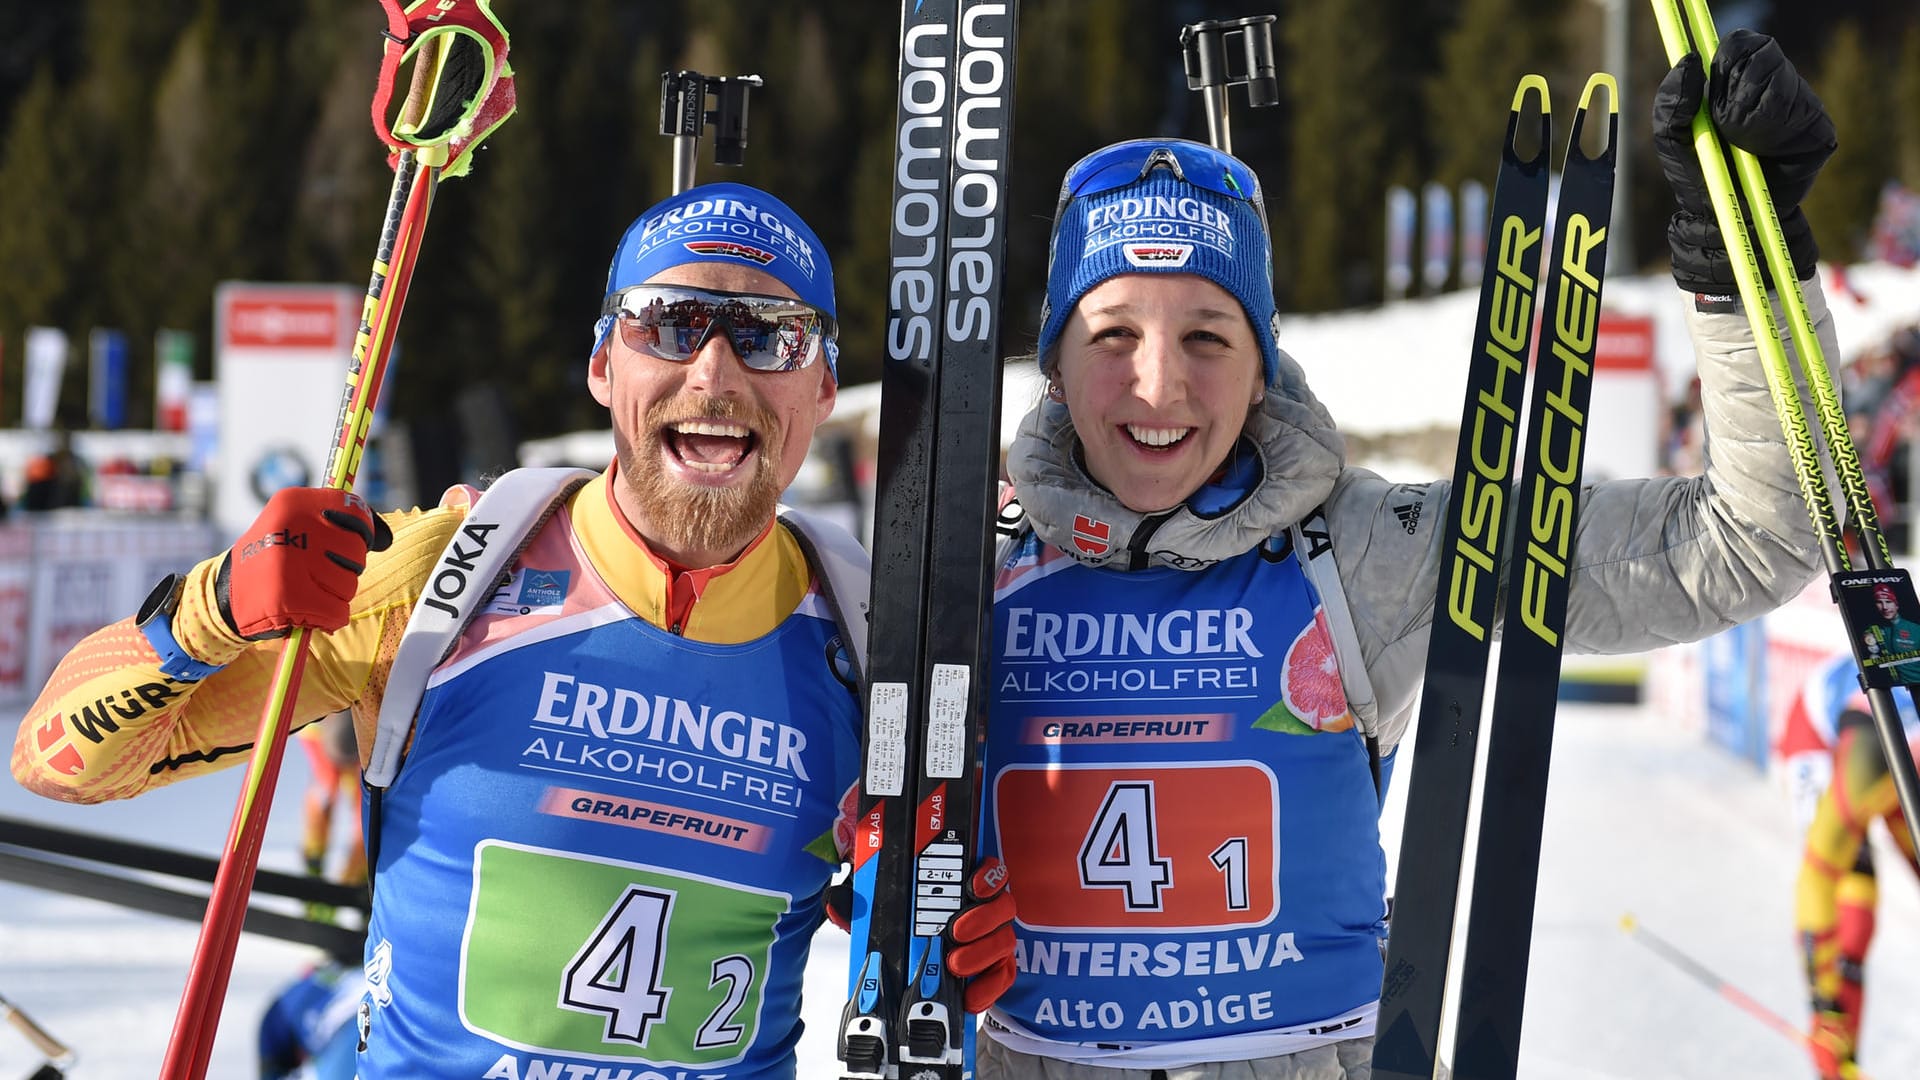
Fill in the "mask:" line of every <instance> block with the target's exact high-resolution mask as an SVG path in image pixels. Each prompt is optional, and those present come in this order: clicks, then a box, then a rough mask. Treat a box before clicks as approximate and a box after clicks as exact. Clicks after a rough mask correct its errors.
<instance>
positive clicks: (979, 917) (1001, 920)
mask: <svg viewBox="0 0 1920 1080" xmlns="http://www.w3.org/2000/svg"><path fill="white" fill-rule="evenodd" d="M1013 917H1014V906H1013V893H1012V891H1010V890H1009V889H1008V888H1007V867H1006V864H1004V863H1002V862H1001V861H1000V860H999V859H996V858H993V857H991V856H989V857H987V858H985V859H982V860H980V865H979V866H976V867H974V870H973V877H972V878H970V879H968V881H967V892H966V899H965V901H964V902H963V904H962V906H961V908H960V913H959V914H958V915H955V916H954V917H953V921H952V922H950V923H948V924H947V942H948V945H947V970H948V971H951V972H953V973H954V974H955V975H958V976H960V977H962V978H964V979H966V980H967V990H966V1006H967V1011H968V1012H970V1013H981V1012H986V1011H987V1009H988V1007H990V1006H991V1005H992V1004H993V1003H994V1002H995V1001H998V1000H999V999H1000V995H1001V994H1003V993H1005V992H1006V990H1007V987H1009V986H1012V985H1013Z"/></svg>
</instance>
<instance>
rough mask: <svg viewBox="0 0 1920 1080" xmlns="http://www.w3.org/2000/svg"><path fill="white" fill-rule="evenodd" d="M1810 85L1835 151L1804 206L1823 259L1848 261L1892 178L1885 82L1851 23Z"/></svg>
mask: <svg viewBox="0 0 1920 1080" xmlns="http://www.w3.org/2000/svg"><path fill="white" fill-rule="evenodd" d="M1810 81H1811V82H1812V83H1813V86H1814V89H1815V90H1816V91H1817V92H1818V93H1819V94H1820V100H1821V101H1823V102H1825V103H1826V106H1827V112H1828V113H1830V114H1831V115H1832V116H1833V126H1834V130H1835V131H1836V132H1837V133H1838V136H1839V148H1838V149H1837V150H1835V151H1834V154H1833V158H1832V159H1831V160H1829V161H1828V162H1827V164H1826V167H1825V168H1824V169H1822V170H1821V172H1820V180H1819V182H1818V183H1816V184H1814V185H1813V190H1812V191H1811V192H1810V193H1808V195H1807V199H1806V202H1805V203H1804V204H1803V205H1804V206H1805V207H1806V212H1807V220H1808V221H1809V222H1810V223H1811V224H1812V225H1813V233H1814V236H1815V237H1816V238H1817V239H1818V240H1819V242H1820V251H1821V255H1822V256H1823V257H1824V258H1827V259H1831V260H1834V261H1836V262H1847V261H1851V260H1853V259H1856V258H1858V257H1859V254H1860V243H1861V240H1862V239H1863V238H1864V237H1865V235H1866V231H1867V228H1868V227H1869V225H1870V224H1871V223H1872V221H1873V214H1874V210H1875V208H1876V207H1877V206H1878V205H1879V201H1880V188H1881V185H1883V184H1884V183H1886V181H1887V178H1888V177H1889V176H1891V175H1892V174H1893V168H1894V159H1893V146H1892V142H1893V140H1891V139H1889V138H1888V137H1887V132H1886V126H1885V122H1884V120H1883V117H1884V115H1885V112H1884V109H1885V101H1884V94H1885V90H1886V86H1885V80H1884V79H1883V78H1881V77H1880V75H1879V74H1877V73H1876V70H1875V62H1874V60H1873V59H1872V57H1871V55H1870V53H1869V51H1868V49H1867V45H1866V42H1865V41H1864V40H1863V38H1862V36H1861V33H1860V29H1859V27H1858V26H1857V25H1855V24H1854V23H1851V22H1849V23H1845V24H1843V25H1842V26H1841V27H1840V28H1839V29H1838V30H1837V31H1836V32H1835V33H1834V34H1833V36H1832V38H1831V39H1830V40H1829V42H1828V44H1827V49H1826V52H1825V53H1823V54H1822V55H1821V57H1820V66H1819V69H1818V71H1817V72H1815V73H1814V74H1813V75H1812V76H1811V78H1810Z"/></svg>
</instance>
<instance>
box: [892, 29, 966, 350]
mask: <svg viewBox="0 0 1920 1080" xmlns="http://www.w3.org/2000/svg"><path fill="white" fill-rule="evenodd" d="M951 32H952V31H951V30H950V28H949V27H948V26H947V24H946V23H929V24H927V25H923V26H915V27H913V28H912V29H910V30H908V31H907V34H906V40H905V41H903V42H902V43H901V51H900V60H901V76H900V116H899V130H897V131H896V132H895V133H894V142H895V145H897V146H898V147H899V148H900V151H899V154H900V160H899V162H898V163H897V164H896V165H895V167H894V174H893V175H894V185H895V191H894V196H893V251H892V255H891V260H890V263H889V265H890V269H891V275H890V277H889V278H888V280H887V297H888V300H889V303H888V305H887V306H888V314H887V359H888V360H889V361H897V360H915V361H919V362H921V363H928V362H930V361H931V360H932V357H933V349H934V337H935V327H934V321H933V305H934V300H935V298H936V297H938V296H939V295H940V288H939V282H938V280H937V279H936V278H935V276H934V275H935V273H936V270H937V268H936V267H935V266H934V262H935V260H936V259H937V258H938V256H939V248H940V236H941V234H942V232H943V225H944V219H945V208H944V207H942V206H941V205H940V199H939V197H938V196H937V194H936V193H937V192H938V191H939V189H940V181H941V178H942V177H944V176H946V174H947V161H946V155H947V150H946V146H947V139H946V130H945V128H946V122H947V120H946V116H945V111H946V106H947V93H948V90H949V89H950V88H949V86H948V85H947V69H946V62H945V57H944V56H943V54H944V53H945V52H946V47H945V42H946V38H947V37H948V35H949V34H950V33H951ZM915 245H917V246H918V249H919V250H917V251H915V250H909V248H910V247H913V246H915Z"/></svg>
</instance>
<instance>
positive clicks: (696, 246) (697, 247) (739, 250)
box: [681, 240, 774, 266]
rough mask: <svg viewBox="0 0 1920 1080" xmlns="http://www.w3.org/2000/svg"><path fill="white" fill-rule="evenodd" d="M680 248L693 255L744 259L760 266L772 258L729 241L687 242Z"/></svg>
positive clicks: (767, 254)
mask: <svg viewBox="0 0 1920 1080" xmlns="http://www.w3.org/2000/svg"><path fill="white" fill-rule="evenodd" d="M681 246H682V247H684V248H686V249H687V250H688V251H691V252H692V253H694V254H695V255H706V256H712V255H723V256H725V257H727V258H729V259H744V260H746V261H747V262H750V263H756V264H758V265H760V266H765V265H767V264H768V263H770V262H772V261H773V258H774V255H773V252H771V251H766V250H763V249H761V248H757V247H749V246H748V245H746V244H737V243H735V242H733V241H731V240H689V241H687V242H686V243H685V244H683V245H681Z"/></svg>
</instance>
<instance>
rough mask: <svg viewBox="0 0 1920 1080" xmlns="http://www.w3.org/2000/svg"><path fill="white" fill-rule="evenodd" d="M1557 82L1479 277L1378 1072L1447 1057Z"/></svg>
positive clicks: (1528, 81) (1516, 122)
mask: <svg viewBox="0 0 1920 1080" xmlns="http://www.w3.org/2000/svg"><path fill="white" fill-rule="evenodd" d="M1529 89H1532V90H1535V91H1537V92H1538V94H1539V101H1538V102H1537V109H1538V111H1539V114H1540V116H1539V146H1538V148H1537V149H1536V150H1535V151H1534V153H1533V156H1532V157H1530V158H1527V159H1524V160H1523V159H1522V158H1521V157H1520V151H1519V148H1518V146H1517V145H1516V143H1517V139H1518V137H1519V135H1520V133H1521V130H1522V129H1521V126H1520V125H1521V114H1522V110H1523V108H1524V107H1525V105H1526V98H1527V92H1528V90H1529ZM1552 144H1553V116H1552V106H1551V105H1550V104H1549V103H1548V95H1547V82H1546V80H1545V79H1543V78H1541V77H1540V76H1538V75H1527V76H1525V77H1524V78H1522V79H1521V80H1520V85H1519V86H1518V87H1517V88H1516V89H1515V90H1514V93H1513V107H1512V112H1511V113H1510V114H1509V115H1508V117H1507V134H1506V141H1505V142H1504V143H1503V144H1502V145H1501V148H1500V175H1499V178H1498V179H1497V180H1496V181H1495V182H1494V187H1493V214H1492V217H1491V219H1490V225H1489V227H1488V234H1489V235H1490V236H1491V237H1493V250H1494V257H1493V258H1492V259H1491V260H1489V265H1488V267H1487V270H1486V276H1485V277H1483V278H1482V279H1481V282H1480V308H1479V314H1478V316H1476V318H1475V321H1474V335H1473V356H1472V360H1471V361H1470V362H1469V366H1468V369H1467V393H1466V404H1465V406H1464V410H1463V413H1462V415H1461V418H1460V441H1459V444H1458V446H1457V447H1456V449H1455V450H1454V459H1453V462H1454V464H1453V492H1452V495H1451V496H1450V498H1449V499H1448V502H1447V518H1446V525H1445V528H1444V532H1443V535H1442V542H1441V549H1440V550H1441V551H1442V553H1443V554H1442V556H1441V562H1440V582H1439V589H1438V591H1437V592H1436V594H1435V597H1434V605H1433V610H1434V615H1433V629H1432V631H1431V635H1432V636H1431V637H1430V638H1429V639H1428V644H1427V673H1426V681H1425V683H1424V688H1423V690H1422V693H1421V698H1420V719H1419V722H1418V724H1417V725H1416V726H1415V727H1414V729H1413V778H1412V786H1411V787H1409V788H1408V789H1407V816H1406V826H1405V830H1404V832H1403V833H1402V835H1401V842H1400V866H1399V872H1398V875H1397V876H1396V878H1395V882H1396V884H1395V898H1394V915H1393V929H1392V933H1391V935H1390V936H1389V938H1388V941H1387V967H1386V978H1385V980H1384V982H1383V984H1382V987H1381V993H1380V1020H1379V1028H1378V1030H1379V1036H1378V1038H1377V1039H1376V1041H1375V1043H1374V1051H1373V1075H1374V1076H1375V1077H1378V1078H1380V1080H1430V1078H1431V1077H1432V1076H1433V1072H1434V1062H1435V1059H1436V1058H1437V1057H1438V1055H1439V1034H1440V1018H1441V1015H1442V1012H1443V1011H1444V991H1445V988H1446V981H1447V958H1448V955H1449V953H1450V951H1451V947H1452V943H1453V920H1454V908H1455V902H1456V898H1457V896H1458V895H1459V889H1460V865H1461V855H1462V853H1463V849H1464V846H1465V844H1466V838H1467V805H1468V801H1469V799H1470V798H1471V796H1472V794H1473V764H1474V758H1475V756H1476V755H1477V753H1478V750H1479V731H1480V712H1481V704H1482V701H1483V699H1484V695H1485V692H1486V682H1487V656H1488V653H1489V652H1490V651H1491V649H1492V646H1493V613H1494V611H1493V605H1494V596H1495V593H1496V592H1497V591H1498V581H1499V566H1500V559H1501V556H1502V554H1503V552H1502V548H1501V544H1502V543H1503V541H1504V539H1505V536H1506V531H1505V527H1504V526H1505V522H1506V519H1507V514H1506V509H1507V497H1508V492H1509V491H1510V490H1511V488H1512V484H1513V462H1514V457H1515V455H1516V454H1517V452H1518V448H1519V434H1520V406H1521V398H1522V395H1523V392H1524V390H1525V387H1526V366H1527V358H1528V355H1529V354H1530V352H1531V349H1532V344H1533V300H1534V294H1535V291H1536V289H1537V287H1538V285H1539V280H1540V279H1539V272H1540V256H1541V243H1540V241H1541V240H1542V239H1543V236H1544V233H1545V230H1546V221H1547V166H1548V158H1549V156H1550V155H1551V154H1552V151H1553V145H1552Z"/></svg>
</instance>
